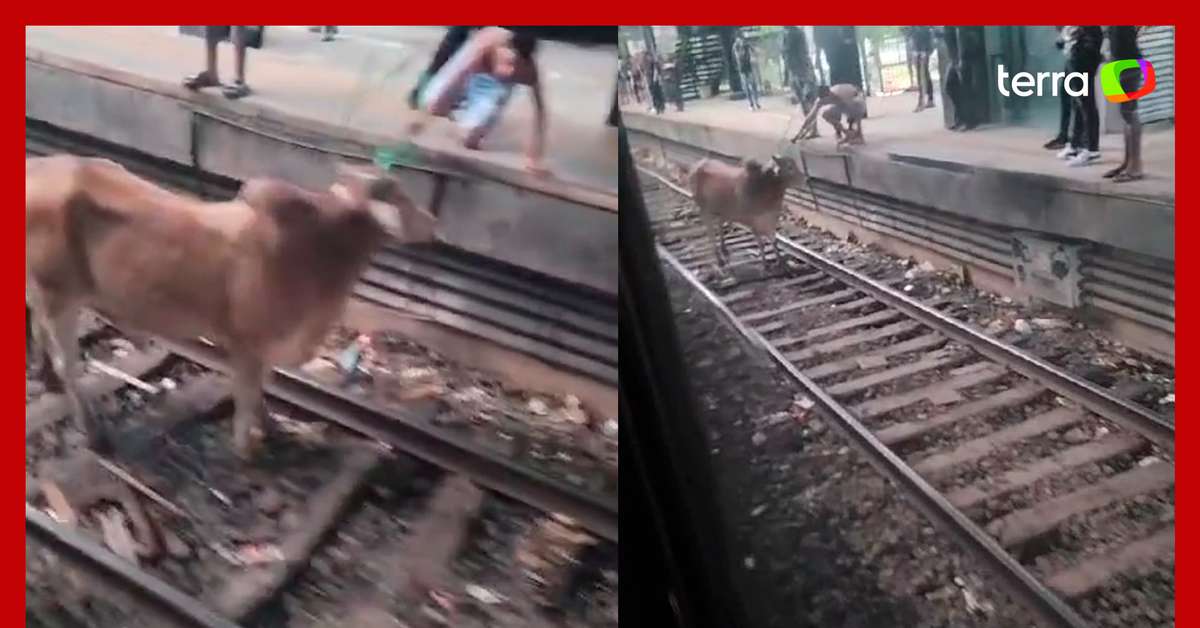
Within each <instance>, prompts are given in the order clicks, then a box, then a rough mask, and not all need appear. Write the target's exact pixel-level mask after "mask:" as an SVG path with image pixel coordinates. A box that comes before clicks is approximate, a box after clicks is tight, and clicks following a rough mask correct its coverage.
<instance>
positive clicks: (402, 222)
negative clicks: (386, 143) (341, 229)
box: [329, 166, 438, 244]
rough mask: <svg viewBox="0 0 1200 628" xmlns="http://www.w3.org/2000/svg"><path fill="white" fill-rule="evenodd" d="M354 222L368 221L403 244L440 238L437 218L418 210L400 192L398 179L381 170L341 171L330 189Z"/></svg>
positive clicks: (358, 169)
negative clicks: (438, 236)
mask: <svg viewBox="0 0 1200 628" xmlns="http://www.w3.org/2000/svg"><path fill="white" fill-rule="evenodd" d="M329 191H330V192H331V193H332V194H333V196H334V197H335V198H337V199H338V201H339V202H341V203H342V204H343V207H344V208H345V209H346V211H347V212H348V214H347V215H348V216H349V217H350V219H352V220H367V221H369V222H370V223H372V224H373V225H374V226H376V227H377V228H380V229H382V230H383V232H384V233H386V234H387V235H388V236H390V237H392V238H394V239H395V240H397V241H399V242H401V243H404V244H413V243H421V242H432V241H434V240H435V239H436V238H437V234H436V231H437V222H438V221H437V217H436V216H434V215H433V214H431V213H429V212H428V211H426V210H425V209H424V208H422V207H419V206H417V205H416V204H415V203H413V202H412V199H410V198H409V197H408V195H407V194H405V193H404V191H403V190H401V189H400V182H399V180H397V178H396V177H394V176H392V175H389V174H388V173H387V172H385V171H383V170H381V169H378V168H367V167H349V166H342V167H339V168H338V173H337V181H336V182H335V183H334V184H333V185H332V186H331V187H330V188H329Z"/></svg>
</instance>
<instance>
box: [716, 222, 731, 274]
mask: <svg viewBox="0 0 1200 628" xmlns="http://www.w3.org/2000/svg"><path fill="white" fill-rule="evenodd" d="M726 227H728V225H726V224H725V221H723V220H722V221H718V222H717V243H718V244H719V245H720V250H721V265H722V266H728V265H729V245H728V244H727V243H726V242H725V233H726V232H727V231H728V230H727V229H726Z"/></svg>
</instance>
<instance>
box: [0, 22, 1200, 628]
mask: <svg viewBox="0 0 1200 628" xmlns="http://www.w3.org/2000/svg"><path fill="white" fill-rule="evenodd" d="M7 6H8V7H10V8H9V9H7V10H8V11H12V12H21V13H22V16H21V18H20V22H21V24H22V25H24V24H39V23H60V24H61V23H75V24H79V23H95V24H114V23H119V24H145V23H164V22H171V21H176V22H179V21H184V22H188V23H194V22H197V21H199V20H198V18H197V16H196V15H189V16H187V17H184V16H183V15H169V14H165V13H164V12H163V11H162V9H163V7H164V5H162V4H161V3H150V2H136V3H117V4H111V3H110V4H103V5H101V4H96V3H87V4H85V3H70V2H43V3H36V4H33V5H23V4H17V3H13V4H9V5H7ZM176 6H179V5H176ZM361 6H363V7H365V6H367V5H361ZM601 6H603V5H596V4H580V3H574V4H572V3H561V2H556V3H551V2H507V3H504V4H502V5H501V4H492V5H488V4H484V3H482V2H479V3H471V4H467V5H464V9H465V8H467V7H469V8H470V11H469V12H467V11H464V12H463V13H464V14H466V13H469V16H468V17H470V21H471V22H472V23H480V22H488V21H489V18H490V20H491V21H496V22H503V23H514V22H520V23H529V24H546V23H567V24H570V23H575V24H605V23H613V22H617V23H627V24H628V23H647V22H649V23H660V24H669V23H673V22H678V21H680V20H681V19H685V20H686V21H688V22H689V23H692V24H719V23H729V22H730V21H736V22H740V23H749V22H757V23H778V22H781V21H783V20H782V19H781V18H784V17H791V16H792V15H794V16H795V18H797V19H798V20H803V21H808V22H818V23H821V22H824V23H839V22H841V23H844V22H845V21H846V20H847V18H848V17H851V16H852V17H855V18H859V19H856V20H854V21H873V22H876V23H907V22H911V21H915V20H917V19H919V18H923V17H926V16H928V19H929V20H931V21H933V20H939V19H945V17H946V16H953V17H954V19H955V20H956V21H957V22H958V23H976V24H979V23H994V22H995V21H996V18H997V17H998V14H997V11H996V7H995V6H994V5H991V4H986V3H970V2H968V3H962V4H961V5H960V4H959V3H951V2H949V1H947V0H925V1H924V2H918V3H916V4H910V3H890V2H889V3H883V2H879V3H874V2H854V3H850V4H849V5H842V4H818V3H804V4H792V5H781V4H776V3H770V2H763V3H758V4H751V5H747V4H745V3H741V4H730V3H720V4H718V3H716V2H683V1H680V0H665V1H660V2H654V3H646V2H628V3H624V4H620V5H617V6H616V7H612V6H611V5H610V8H609V9H608V10H607V11H604V10H600V7H601ZM1157 6H1161V7H1164V8H1165V7H1166V6H1168V5H1157ZM1178 6H1179V7H1180V8H1179V10H1178V13H1177V14H1175V15H1173V16H1168V15H1164V14H1159V15H1147V14H1146V12H1145V11H1146V9H1147V8H1149V7H1147V6H1146V5H1139V6H1136V7H1135V6H1133V5H1131V4H1130V3H1127V2H1120V3H1118V2H1115V1H1113V0H1100V1H1098V2H1090V3H1088V4H1087V5H1086V8H1087V9H1088V10H1089V11H1091V12H1092V14H1094V15H1096V16H1097V17H1100V16H1103V15H1123V14H1129V15H1130V16H1131V17H1132V16H1133V15H1135V14H1136V15H1137V17H1138V19H1139V20H1140V21H1144V22H1149V23H1155V24H1170V23H1174V24H1176V25H1177V26H1178V24H1179V23H1180V22H1184V23H1185V24H1186V22H1187V21H1189V20H1188V18H1190V15H1189V14H1190V13H1191V12H1192V11H1191V10H1187V9H1184V8H1183V7H1184V6H1186V5H1178ZM180 8H182V7H180ZM205 8H206V9H209V10H210V12H213V13H215V11H212V9H220V8H225V9H230V10H232V9H235V8H236V9H238V10H239V15H238V17H239V18H240V21H241V22H260V23H261V22H268V21H272V18H269V17H267V16H268V14H269V15H271V16H275V18H276V19H274V20H273V21H278V19H277V18H278V17H279V16H288V17H290V18H291V21H292V22H305V23H308V22H312V23H317V22H321V21H328V18H327V17H320V18H319V17H318V15H319V14H323V13H324V12H323V11H320V10H319V7H317V5H315V4H312V5H309V10H304V9H303V8H301V7H299V6H297V5H296V4H294V3H288V4H286V5H285V4H284V3H283V2H272V3H268V4H266V5H263V4H261V3H260V4H256V5H253V6H251V7H247V6H245V5H237V6H236V7H235V5H234V3H232V2H228V3H218V4H217V6H215V7H214V6H206V7H205ZM247 8H252V9H255V10H254V11H252V12H251V13H248V14H247V13H244V12H241V11H243V10H244V9H247ZM445 8H446V7H445V6H438V5H423V4H415V5H414V4H404V5H398V4H389V3H379V4H375V5H374V7H373V10H360V11H357V12H354V14H353V17H352V19H351V20H350V21H351V23H360V24H370V23H386V22H389V21H394V20H397V19H403V20H405V21H409V22H421V23H440V22H454V21H457V20H455V19H454V17H453V16H451V15H449V14H447V13H446V12H445ZM1037 8H1038V10H1037V11H1036V12H1035V11H1030V10H1023V11H1022V10H1011V9H1010V10H1008V11H1005V12H1004V13H1006V14H1007V17H1009V18H1015V17H1018V14H1020V16H1023V17H1026V18H1032V17H1033V16H1035V15H1036V19H1026V20H1023V22H1024V23H1051V22H1057V21H1067V20H1068V11H1067V9H1068V8H1070V5H1068V4H1061V3H1060V4H1057V5H1045V4H1041V5H1039V6H1038V7H1037ZM1156 8H1157V7H1156ZM270 9H276V10H270ZM730 9H735V10H730ZM1134 10H1136V13H1135V12H1134ZM1077 11H1078V7H1076V11H1075V12H1077ZM230 12H232V11H230ZM1072 17H1074V16H1073V15H1072ZM172 18H174V19H172ZM618 18H624V19H618ZM6 32H8V31H6ZM11 32H12V33H13V35H14V40H13V43H12V44H11V46H12V47H13V48H14V49H15V48H16V45H17V44H16V41H17V37H16V36H17V35H18V33H17V30H16V29H15V28H14V29H13V31H11ZM1190 32H1191V31H1188V30H1187V27H1186V25H1185V27H1184V30H1183V33H1184V36H1183V38H1182V40H1180V39H1178V38H1177V40H1176V41H1177V45H1176V50H1177V52H1176V58H1177V61H1176V64H1175V67H1176V72H1178V71H1179V68H1180V67H1184V68H1185V69H1184V75H1185V76H1186V72H1187V71H1186V67H1188V66H1187V64H1186V59H1188V58H1191V57H1190V56H1189V55H1190V54H1191V52H1189V51H1190V50H1191V49H1190V48H1189V47H1188V46H1189V45H1190V44H1188V43H1187V41H1188V39H1187V37H1188V33H1190ZM1177 33H1178V31H1177ZM20 35H21V40H22V41H23V37H24V32H23V29H22V31H21V33H20ZM1180 41H1182V43H1183V44H1184V45H1183V46H1182V47H1180V46H1178V43H1179V42H1180ZM14 53H15V50H14ZM14 56H15V55H14ZM10 59H11V58H10ZM9 67H11V68H12V69H13V70H14V72H12V73H8V75H10V76H13V75H17V74H20V75H21V76H24V66H23V65H22V66H21V69H20V70H19V71H18V70H17V67H16V64H15V63H14V64H13V65H12V66H9ZM1187 85H1188V83H1187V81H1186V80H1185V81H1182V82H1179V81H1177V82H1176V85H1175V89H1176V94H1177V95H1176V102H1177V103H1178V102H1188V100H1187V99H1186V98H1181V97H1180V96H1182V95H1186V94H1187V93H1191V92H1190V89H1191V88H1189V87H1187ZM20 102H21V101H19V100H17V99H16V98H15V97H12V96H10V97H9V98H5V99H3V100H0V104H2V106H3V107H4V109H5V110H6V111H8V113H7V114H6V115H5V116H4V117H3V119H4V120H9V121H10V122H9V123H8V124H6V126H5V127H4V128H7V129H9V130H10V131H11V132H12V133H13V135H14V136H15V135H17V134H18V133H21V134H23V133H24V131H23V130H18V127H17V123H18V118H19V115H18V113H17V111H16V109H17V108H18V107H19V103H20ZM1189 124H1190V121H1188V120H1187V119H1186V118H1185V119H1184V124H1183V125H1182V126H1181V127H1178V128H1177V130H1176V132H1177V133H1179V134H1181V138H1186V137H1194V134H1193V133H1192V131H1191V130H1190V129H1192V127H1189V126H1188V125H1189ZM21 128H23V127H21ZM1179 143H1181V144H1183V145H1184V146H1194V144H1192V142H1190V141H1187V140H1186V139H1182V140H1181V141H1180V142H1179ZM4 155H5V156H6V157H5V158H6V160H7V159H8V158H11V159H12V160H13V162H14V163H11V164H7V165H6V167H5V168H4V172H5V173H8V174H9V176H11V177H12V179H11V180H10V185H9V186H7V187H6V188H5V189H7V190H9V192H8V193H10V194H12V195H13V197H14V198H13V204H14V206H15V205H16V198H15V196H16V194H17V190H19V189H21V187H22V185H23V184H22V183H20V182H18V181H16V164H15V161H16V159H17V155H16V151H15V150H13V151H12V152H11V153H4ZM9 155H11V157H8V156H9ZM1191 155H1192V153H1191V152H1190V151H1184V152H1183V153H1180V154H1179V155H1178V160H1179V163H1178V164H1177V166H1176V170H1177V171H1179V172H1188V171H1189V170H1188V167H1187V165H1186V164H1187V163H1191V162H1192V161H1193V160H1192V159H1191ZM1180 181H1181V183H1182V185H1181V186H1180V187H1183V188H1186V187H1187V185H1188V184H1187V183H1186V182H1187V181H1188V178H1186V177H1185V178H1184V179H1181V180H1180ZM1187 194H1188V192H1187V191H1186V189H1180V190H1177V197H1182V198H1183V199H1187V198H1188V196H1187ZM1177 204H1179V203H1177ZM1182 204H1183V205H1185V206H1186V202H1184V203H1182ZM6 216H8V219H7V220H8V221H9V222H11V224H7V225H4V226H3V228H2V229H0V233H3V234H5V235H4V238H5V241H7V242H9V244H8V245H6V246H4V247H3V250H6V251H9V252H10V253H11V255H7V256H6V257H8V259H7V260H6V263H4V264H3V268H4V269H5V270H4V273H3V278H4V282H5V285H4V286H3V290H4V291H5V292H9V291H11V294H13V298H14V302H13V305H12V309H8V308H4V309H3V312H4V314H5V318H7V315H8V314H12V316H13V319H12V320H10V321H9V323H8V325H9V326H10V327H11V328H13V329H15V328H16V324H17V322H18V321H17V318H18V317H17V316H16V315H17V313H19V312H22V311H23V310H21V309H18V308H19V305H18V304H17V303H16V300H15V298H16V294H17V293H19V292H22V286H23V282H24V278H23V277H22V276H21V275H20V272H19V268H20V261H19V260H18V259H16V258H17V257H18V251H20V252H21V254H22V256H23V248H24V245H23V244H22V243H21V242H22V241H21V240H19V236H18V234H19V233H20V228H19V227H18V221H19V220H21V219H20V218H18V214H16V213H15V212H12V213H10V214H6ZM1195 221H1196V219H1195V218H1194V217H1192V215H1191V212H1190V211H1185V212H1184V213H1183V214H1181V215H1180V216H1179V218H1178V221H1177V223H1176V231H1177V232H1186V231H1187V224H1190V223H1193V222H1195ZM1194 265H1195V264H1194V261H1193V258H1192V256H1191V254H1190V253H1188V252H1187V249H1184V250H1182V251H1180V253H1179V258H1178V260H1177V262H1176V290H1177V293H1182V294H1181V295H1180V294H1177V296H1176V303H1177V307H1176V312H1177V316H1181V317H1182V318H1183V319H1184V321H1185V322H1184V323H1183V324H1182V325H1178V324H1177V329H1178V330H1179V331H1178V332H1177V344H1178V345H1179V346H1178V347H1177V349H1176V354H1177V355H1182V356H1187V355H1189V353H1188V351H1189V350H1188V349H1186V347H1187V346H1189V345H1191V344H1194V343H1191V342H1190V340H1191V338H1192V337H1191V336H1188V335H1187V333H1188V332H1187V329H1189V327H1188V324H1187V323H1186V318H1187V316H1189V314H1187V312H1189V311H1191V310H1190V307H1189V306H1188V305H1187V304H1188V303H1189V302H1190V301H1188V300H1187V299H1188V297H1187V296H1186V294H1187V289H1186V286H1187V281H1188V278H1189V277H1190V272H1189V271H1188V270H1187V269H1188V268H1193V267H1194ZM22 323H23V321H22ZM1186 360H1187V358H1186V357H1185V358H1183V359H1182V360H1179V359H1177V373H1176V375H1177V386H1178V382H1183V383H1186V382H1187V381H1190V380H1187V379H1186V374H1185V376H1184V377H1182V378H1179V375H1180V374H1179V372H1178V371H1179V370H1186V367H1184V368H1183V369H1179V368H1178V364H1179V363H1182V364H1186ZM5 364H6V366H5V367H4V368H5V369H6V370H7V369H11V370H12V371H13V375H11V376H4V380H3V381H5V382H11V385H12V386H13V398H12V401H11V408H12V410H13V415H12V416H20V410H18V408H17V401H16V400H17V398H19V391H18V390H17V388H16V382H17V378H16V364H15V360H14V361H13V362H12V363H5ZM1187 403H1189V402H1188V401H1186V398H1185V401H1184V405H1183V408H1184V409H1186V408H1187V407H1188V406H1187ZM1176 414H1177V415H1178V416H1182V415H1184V414H1186V413H1184V412H1180V411H1179V410H1178V409H1177V411H1176ZM21 423H22V422H21V421H17V420H14V419H11V418H10V419H9V420H6V421H4V422H3V424H4V426H5V427H4V431H5V434H6V436H5V437H4V438H3V440H2V441H0V442H4V443H10V444H9V445H7V447H8V448H10V449H11V450H12V454H11V455H10V456H6V457H4V458H2V459H3V460H4V461H5V463H4V464H5V466H11V467H12V469H11V470H5V471H4V472H3V473H2V474H0V477H3V478H4V486H5V488H6V492H12V493H14V495H11V496H8V497H7V498H4V499H3V503H5V504H11V508H12V509H13V514H12V515H10V516H6V517H0V543H2V544H3V545H4V546H9V545H8V544H9V543H11V544H12V545H11V547H14V548H16V547H17V543H18V539H19V538H20V534H21V531H19V530H18V528H17V525H18V524H17V522H18V521H21V519H19V518H18V517H19V515H18V513H17V504H18V503H19V502H18V501H17V499H16V495H15V493H16V492H17V490H18V488H17V487H18V483H19V480H18V478H20V477H21V472H20V471H19V470H18V469H17V466H18V464H22V462H23V461H24V454H23V450H22V451H18V450H17V443H21V442H23V438H24V437H23V435H22V433H19V430H20V424H21ZM1181 427H1182V428H1183V431H1182V432H1181V433H1180V435H1179V437H1178V438H1179V440H1181V441H1184V443H1185V444H1184V446H1183V447H1182V449H1183V450H1185V451H1186V448H1187V445H1186V441H1187V440H1192V436H1191V435H1192V432H1189V431H1188V430H1190V429H1192V428H1191V426H1190V422H1189V421H1188V420H1186V419H1184V420H1183V421H1182V423H1181ZM1196 429H1197V431H1200V427H1197V428H1196ZM19 461H21V462H19ZM1197 464H1200V463H1197ZM1176 465H1177V466H1176V474H1177V476H1190V475H1191V473H1190V472H1191V471H1192V470H1193V469H1194V467H1195V466H1196V465H1194V464H1193V463H1192V462H1191V461H1190V458H1189V457H1188V456H1186V455H1185V456H1180V457H1178V458H1177V459H1176ZM1182 484H1183V487H1184V488H1185V489H1186V488H1187V487H1188V485H1189V484H1190V481H1184V482H1183V483H1182ZM1186 494H1187V493H1186V490H1183V491H1181V490H1179V488H1178V486H1177V490H1176V502H1177V505H1176V526H1177V527H1178V528H1180V529H1183V527H1184V526H1185V524H1186V522H1187V521H1191V520H1194V517H1193V513H1194V512H1195V511H1194V509H1193V507H1192V506H1191V505H1192V504H1194V503H1195V502H1192V501H1190V498H1187V497H1186ZM22 525H23V524H22ZM22 552H23V550H22ZM1192 553H1194V545H1193V544H1192V543H1191V542H1190V541H1187V537H1186V536H1185V537H1183V538H1180V539H1177V546H1176V587H1177V589H1176V597H1177V599H1179V600H1184V601H1185V603H1183V604H1178V605H1177V608H1176V625H1179V626H1190V625H1193V624H1191V623H1189V621H1188V618H1189V617H1193V616H1194V615H1195V614H1196V613H1195V612H1194V611H1193V612H1191V614H1189V612H1188V611H1187V610H1186V609H1187V608H1188V607H1191V606H1192V605H1191V604H1190V603H1186V600H1188V599H1190V598H1191V596H1190V595H1189V594H1187V591H1188V590H1189V589H1187V588H1186V586H1185V587H1183V588H1182V589H1179V588H1178V587H1179V585H1180V584H1184V585H1186V583H1187V579H1186V578H1180V577H1179V576H1180V575H1181V573H1180V572H1181V571H1182V570H1181V569H1180V568H1179V566H1178V565H1179V564H1180V563H1181V562H1183V563H1186V560H1187V559H1186V558H1183V556H1185V555H1190V554H1192ZM1180 559H1182V561H1181V560H1180ZM19 562H20V563H23V562H24V561H16V560H11V561H9V562H8V563H7V564H9V565H10V568H9V569H8V571H7V572H6V574H5V576H6V578H5V582H4V584H3V585H2V588H0V596H2V597H0V599H3V600H7V603H3V608H6V609H11V610H7V611H5V612H4V619H3V620H0V621H2V623H3V624H4V625H9V624H8V621H12V622H13V625H15V624H17V622H19V621H23V620H22V619H21V616H22V615H23V613H22V610H23V609H24V593H23V588H22V587H21V586H19V583H21V582H24V575H23V572H19V571H18V563H19ZM8 578H12V579H13V580H12V581H8ZM1191 590H1194V589H1191ZM1197 625H1200V624H1197Z"/></svg>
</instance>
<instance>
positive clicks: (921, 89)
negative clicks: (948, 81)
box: [905, 26, 934, 111]
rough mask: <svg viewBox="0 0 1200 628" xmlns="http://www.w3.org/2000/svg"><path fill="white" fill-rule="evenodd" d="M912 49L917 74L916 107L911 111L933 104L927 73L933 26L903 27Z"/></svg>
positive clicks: (931, 81)
mask: <svg viewBox="0 0 1200 628" xmlns="http://www.w3.org/2000/svg"><path fill="white" fill-rule="evenodd" d="M905 28H906V32H907V35H908V39H909V42H910V44H911V48H912V51H913V56H914V57H915V58H914V61H915V65H916V74H917V108H916V109H914V110H913V111H922V110H924V109H930V108H932V107H933V106H934V105H933V78H932V77H931V76H930V75H929V57H930V55H932V54H933V28H932V27H930V26H908V27H905Z"/></svg>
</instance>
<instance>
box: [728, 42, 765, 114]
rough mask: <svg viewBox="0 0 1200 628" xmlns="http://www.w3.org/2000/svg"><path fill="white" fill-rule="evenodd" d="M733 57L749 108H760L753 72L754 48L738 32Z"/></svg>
mask: <svg viewBox="0 0 1200 628" xmlns="http://www.w3.org/2000/svg"><path fill="white" fill-rule="evenodd" d="M733 59H734V61H735V62H736V63H737V71H738V73H739V74H741V78H742V89H743V90H745V92H746V100H748V101H749V102H750V110H751V111H755V110H758V109H762V105H760V104H759V103H758V82H757V81H756V80H755V78H756V76H755V74H754V49H753V48H752V47H751V45H750V42H748V41H746V38H745V37H743V36H742V35H741V34H740V33H739V34H738V37H737V40H736V41H734V42H733Z"/></svg>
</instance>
